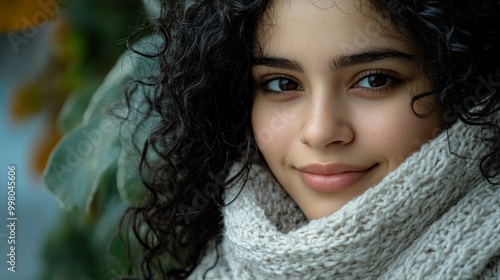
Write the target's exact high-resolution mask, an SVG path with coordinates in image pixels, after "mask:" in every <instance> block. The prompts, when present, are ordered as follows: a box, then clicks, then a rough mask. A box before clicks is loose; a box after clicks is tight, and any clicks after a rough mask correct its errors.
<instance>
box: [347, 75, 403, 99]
mask: <svg viewBox="0 0 500 280" xmlns="http://www.w3.org/2000/svg"><path fill="white" fill-rule="evenodd" d="M372 76H382V77H385V78H387V79H388V81H387V85H384V86H381V87H377V88H366V87H359V86H357V85H358V84H359V83H360V82H361V81H363V80H364V79H366V78H368V77H372ZM401 82H402V80H401V79H400V78H397V77H395V75H394V74H392V73H391V72H389V71H386V70H370V71H365V72H363V73H361V74H360V76H359V78H357V79H356V82H355V83H354V85H353V86H352V88H359V89H360V90H362V91H368V92H371V93H375V94H376V93H383V92H385V91H388V90H391V89H394V87H395V86H397V85H398V84H400V83H401Z"/></svg>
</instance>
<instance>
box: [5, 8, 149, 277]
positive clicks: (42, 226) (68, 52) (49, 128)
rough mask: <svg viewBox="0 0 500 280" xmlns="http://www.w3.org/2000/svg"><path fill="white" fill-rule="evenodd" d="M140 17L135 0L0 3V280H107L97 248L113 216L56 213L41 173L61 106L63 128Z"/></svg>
mask: <svg viewBox="0 0 500 280" xmlns="http://www.w3.org/2000/svg"><path fill="white" fill-rule="evenodd" d="M146 6H147V5H146ZM145 10H146V9H145V8H144V4H143V2H141V1H139V0H128V1H118V0H106V1H98V0H57V1H56V0H16V1H7V0H0V100H1V102H0V106H1V108H0V111H1V120H0V141H1V142H0V147H1V148H0V149H1V157H0V170H3V171H2V172H3V174H4V175H0V176H4V177H3V178H4V179H2V182H4V183H3V187H2V188H0V201H1V202H0V221H2V222H0V256H1V257H0V260H2V261H1V262H0V263H1V264H0V279H5V280H17V279H19V280H30V279H33V280H37V279H47V280H49V279H50V280H59V279H61V280H65V279H74V280H80V279H113V277H116V276H117V275H116V274H113V267H112V266H113V264H110V263H109V262H108V260H106V258H105V257H104V256H105V255H106V254H107V253H106V247H107V246H104V245H103V244H107V242H108V240H109V238H110V236H112V235H113V232H112V231H113V230H114V227H113V226H114V225H115V223H116V217H117V215H116V214H115V215H114V216H113V218H112V222H111V223H107V225H108V226H106V227H103V226H102V223H103V222H102V220H103V219H101V218H102V217H101V216H102V215H101V216H99V213H97V214H96V213H90V214H89V213H87V214H85V213H81V212H71V211H66V210H63V209H61V208H60V205H59V203H58V202H57V200H56V198H55V197H54V196H53V195H52V194H51V193H50V192H49V191H48V190H47V189H46V187H45V186H44V184H43V180H42V173H43V171H44V169H45V167H46V164H47V160H48V158H49V154H50V152H51V151H52V150H53V149H54V147H55V146H56V144H57V143H58V141H60V139H61V137H62V136H63V135H64V133H65V131H64V129H63V128H61V117H60V115H61V110H62V108H63V107H64V104H65V103H67V102H72V103H73V104H76V105H73V106H71V108H72V110H74V111H77V112H76V113H75V112H73V113H74V114H73V115H76V116H80V118H76V119H74V120H71V122H73V123H74V124H76V123H78V122H80V121H81V116H82V115H83V112H84V111H85V109H86V108H87V105H88V104H89V101H90V97H91V96H92V93H93V92H94V91H95V90H96V88H97V87H98V86H99V85H100V84H101V83H102V80H103V78H104V77H105V75H106V74H107V73H108V72H109V70H110V69H111V68H112V67H113V66H114V65H115V63H116V61H117V59H118V57H119V56H120V55H121V54H122V53H123V52H124V51H125V50H126V45H125V42H126V40H127V38H128V37H129V36H130V35H131V33H132V32H133V31H134V30H137V29H138V27H139V26H140V25H142V24H144V22H145V20H146V17H147V15H146V11H145ZM66 121H67V120H66ZM74 124H70V125H69V126H72V125H74ZM66 125H67V124H66ZM66 132H67V131H66ZM9 165H15V166H16V217H17V218H18V221H17V222H16V268H15V270H16V272H15V273H12V272H10V271H8V267H9V264H8V263H7V261H8V256H7V254H8V253H9V251H8V248H9V245H8V244H7V241H8V234H9V233H8V228H7V227H6V226H5V225H6V224H7V192H8V190H7V185H6V183H5V182H6V181H7V171H8V169H7V168H8V166H9ZM123 209H124V208H123V206H117V207H116V211H118V212H120V211H123ZM118 216H119V215H118ZM4 224H5V225H4ZM117 258H120V256H118V257H117Z"/></svg>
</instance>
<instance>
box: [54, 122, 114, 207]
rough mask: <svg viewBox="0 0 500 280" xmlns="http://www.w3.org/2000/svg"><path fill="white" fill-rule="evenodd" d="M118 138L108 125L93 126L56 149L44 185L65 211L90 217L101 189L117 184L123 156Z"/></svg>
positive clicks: (72, 134) (79, 130)
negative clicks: (99, 187) (116, 177)
mask: <svg viewBox="0 0 500 280" xmlns="http://www.w3.org/2000/svg"><path fill="white" fill-rule="evenodd" d="M117 134H118V133H117V131H114V130H113V129H112V126H110V125H109V123H108V122H104V121H103V122H90V123H87V124H86V125H82V126H79V127H77V129H75V130H73V131H72V132H70V133H69V134H68V135H66V136H65V137H64V138H63V139H62V141H61V142H60V143H59V144H58V146H57V147H56V148H55V150H54V151H53V153H52V154H51V157H50V159H49V162H50V164H49V166H48V168H47V169H46V170H45V173H44V181H45V184H46V186H47V187H48V189H49V190H50V191H51V192H52V193H53V194H54V195H55V196H56V199H57V200H58V201H59V203H60V204H61V205H62V206H63V207H65V208H67V209H70V210H79V211H84V212H87V213H89V210H90V205H91V203H92V200H93V198H94V195H95V193H96V191H97V189H98V186H106V185H110V184H106V182H114V179H115V178H114V176H115V174H116V169H117V167H116V164H117V158H118V156H119V153H120V144H119V142H118V140H117V138H116V136H117Z"/></svg>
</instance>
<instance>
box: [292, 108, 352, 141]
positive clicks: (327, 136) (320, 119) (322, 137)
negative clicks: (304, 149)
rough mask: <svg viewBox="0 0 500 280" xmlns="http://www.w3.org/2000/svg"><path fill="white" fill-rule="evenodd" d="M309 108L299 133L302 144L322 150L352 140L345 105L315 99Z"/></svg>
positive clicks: (350, 126)
mask: <svg viewBox="0 0 500 280" xmlns="http://www.w3.org/2000/svg"><path fill="white" fill-rule="evenodd" d="M337 101H338V100H337ZM309 106H310V107H309V108H308V109H306V111H307V113H305V114H304V117H305V119H304V121H303V126H302V128H301V131H300V141H301V142H302V143H304V144H306V145H308V146H310V147H312V148H315V149H324V148H326V147H329V146H342V145H346V144H349V143H351V142H352V141H353V140H354V136H355V134H354V128H353V127H352V125H351V120H350V117H349V112H348V109H347V106H346V105H345V104H343V103H341V102H336V101H335V100H332V98H316V99H315V100H311V102H310V103H309Z"/></svg>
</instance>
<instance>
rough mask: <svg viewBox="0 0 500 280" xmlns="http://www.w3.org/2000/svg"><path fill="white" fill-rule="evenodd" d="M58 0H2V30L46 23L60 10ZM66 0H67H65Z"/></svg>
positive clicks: (0, 5) (0, 20) (0, 28)
mask: <svg viewBox="0 0 500 280" xmlns="http://www.w3.org/2000/svg"><path fill="white" fill-rule="evenodd" d="M60 2H62V1H56V0H16V1H9V0H0V11H9V12H8V13H2V16H1V17H0V32H9V31H21V30H23V29H26V28H32V27H35V26H38V25H42V24H46V23H47V21H48V20H50V19H53V18H54V17H55V16H56V15H57V12H58V10H59V3H60ZM64 2H66V1H64Z"/></svg>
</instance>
